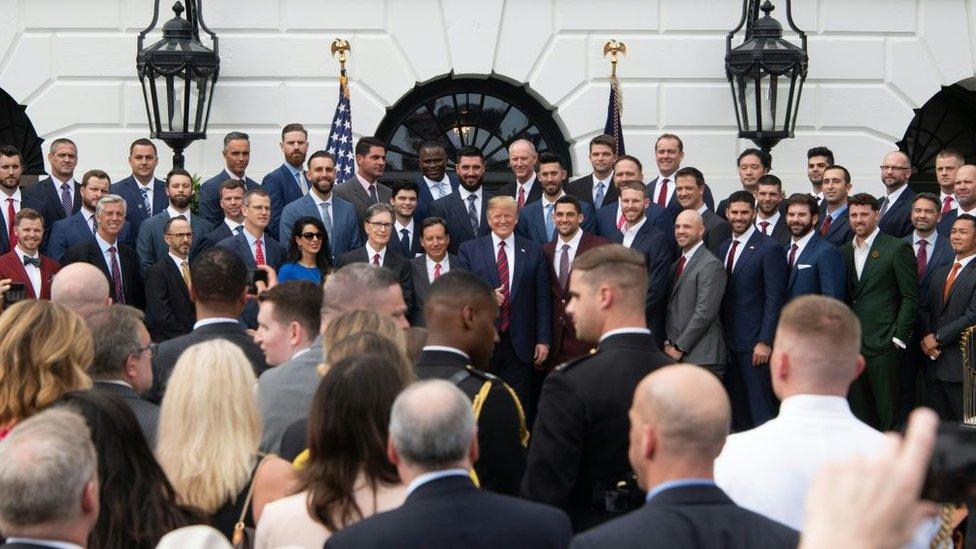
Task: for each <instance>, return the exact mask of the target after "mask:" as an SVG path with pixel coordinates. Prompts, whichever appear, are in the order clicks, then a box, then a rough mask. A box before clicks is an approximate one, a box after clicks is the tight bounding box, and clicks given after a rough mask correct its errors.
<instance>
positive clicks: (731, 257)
mask: <svg viewBox="0 0 976 549" xmlns="http://www.w3.org/2000/svg"><path fill="white" fill-rule="evenodd" d="M738 247H739V241H738V240H733V241H732V247H731V248H729V258H728V259H726V260H725V272H727V273H729V276H732V267H733V266H735V250H736V249H737V248H738Z"/></svg>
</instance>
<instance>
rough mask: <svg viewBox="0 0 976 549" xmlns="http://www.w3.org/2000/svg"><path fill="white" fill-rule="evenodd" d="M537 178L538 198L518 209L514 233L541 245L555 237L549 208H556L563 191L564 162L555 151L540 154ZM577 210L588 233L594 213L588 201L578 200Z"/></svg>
mask: <svg viewBox="0 0 976 549" xmlns="http://www.w3.org/2000/svg"><path fill="white" fill-rule="evenodd" d="M537 181H538V183H539V186H540V187H541V188H542V197H541V198H540V199H539V200H536V201H535V202H532V203H531V204H526V205H525V207H524V208H522V209H521V210H520V211H519V216H518V224H517V225H516V226H515V232H516V233H517V234H518V235H519V236H521V237H522V238H527V239H529V240H532V241H533V242H535V243H536V244H540V245H543V244H545V243H547V242H550V241H552V240H553V239H554V238H556V223H555V220H554V219H553V211H554V210H555V208H556V200H557V199H558V198H559V197H561V196H564V195H565V194H566V193H564V192H563V183H565V182H566V165H565V162H563V159H562V158H560V157H559V155H557V154H553V153H550V152H545V153H542V156H541V157H540V160H539V175H538V177H537ZM580 209H581V210H582V212H583V214H582V215H583V217H582V218H580V219H581V221H582V222H583V230H584V231H586V232H589V233H592V232H594V231H596V215H595V212H594V211H593V206H591V205H590V204H589V203H588V202H581V203H580Z"/></svg>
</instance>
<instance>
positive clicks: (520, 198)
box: [518, 185, 525, 210]
mask: <svg viewBox="0 0 976 549" xmlns="http://www.w3.org/2000/svg"><path fill="white" fill-rule="evenodd" d="M523 206H525V187H524V186H521V185H520V186H519V192H518V209H520V210H521V209H522V207H523Z"/></svg>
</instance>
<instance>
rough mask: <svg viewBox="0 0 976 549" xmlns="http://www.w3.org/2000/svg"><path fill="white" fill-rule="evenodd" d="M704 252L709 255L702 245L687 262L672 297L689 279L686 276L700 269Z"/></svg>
mask: <svg viewBox="0 0 976 549" xmlns="http://www.w3.org/2000/svg"><path fill="white" fill-rule="evenodd" d="M702 250H705V252H706V253H709V252H708V250H707V249H706V248H705V245H704V244H702V245H701V246H699V247H698V249H697V250H695V253H694V254H692V256H691V259H689V260H688V261H687V262H685V268H684V269H683V270H682V271H681V274H680V275H679V276H678V277H677V278H675V281H674V288H673V289H672V290H671V291H672V294H671V295H674V292H676V291H677V290H678V286H680V285H681V283H682V282H684V280H685V279H686V278H688V277H687V276H685V275H687V274H689V273H691V272H692V271H693V270H694V269H696V268H698V264H699V263H701V261H700V260H699V256H700V255H701V253H702ZM740 259H741V258H740ZM678 261H681V256H680V255H679V256H678Z"/></svg>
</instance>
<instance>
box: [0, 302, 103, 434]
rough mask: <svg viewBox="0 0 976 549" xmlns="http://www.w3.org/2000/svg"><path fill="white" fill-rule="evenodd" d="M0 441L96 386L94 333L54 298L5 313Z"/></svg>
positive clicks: (1, 320)
mask: <svg viewBox="0 0 976 549" xmlns="http://www.w3.org/2000/svg"><path fill="white" fill-rule="evenodd" d="M0 334H3V335H2V337H0V440H2V439H3V438H4V437H5V436H6V435H7V433H9V432H10V430H11V429H13V427H14V425H16V424H17V423H18V422H20V421H22V420H24V419H27V418H28V417H30V416H32V415H34V414H36V413H37V412H39V411H41V410H42V409H44V408H45V407H47V406H48V405H49V404H51V403H52V402H54V401H55V400H57V399H58V398H60V397H61V396H62V395H64V394H65V393H69V392H71V391H75V390H78V389H88V388H90V387H91V379H90V378H89V377H88V374H87V373H86V372H87V370H88V367H89V366H90V365H91V362H92V355H93V352H94V351H93V350H92V349H93V345H92V335H91V331H90V330H89V329H88V326H86V325H85V322H84V321H83V320H82V319H81V317H80V316H78V315H76V314H75V313H73V312H71V311H69V310H68V309H65V308H64V307H62V306H61V305H58V304H56V303H52V302H51V301H46V300H43V301H33V300H30V301H21V302H19V303H17V304H15V305H13V306H12V307H10V308H9V309H7V310H6V311H4V314H3V315H0Z"/></svg>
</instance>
